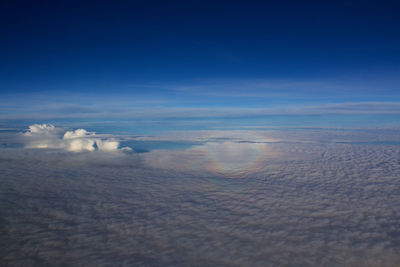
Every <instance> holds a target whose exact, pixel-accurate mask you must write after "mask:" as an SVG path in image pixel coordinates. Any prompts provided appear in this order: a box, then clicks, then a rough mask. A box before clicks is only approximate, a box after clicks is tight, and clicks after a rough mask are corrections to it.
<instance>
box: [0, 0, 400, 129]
mask: <svg viewBox="0 0 400 267" xmlns="http://www.w3.org/2000/svg"><path fill="white" fill-rule="evenodd" d="M0 9H1V11H0V12H1V19H0V20H1V21H0V22H1V24H2V25H4V26H5V27H2V28H1V30H0V31H1V32H0V34H1V39H2V41H1V42H0V59H1V64H0V95H1V100H0V101H1V102H0V103H1V107H0V114H1V116H0V121H1V123H2V125H3V126H4V125H7V124H18V125H30V124H33V123H36V122H40V123H48V122H50V123H56V124H57V123H58V124H60V123H61V124H65V123H68V124H72V125H75V124H76V125H78V124H79V123H81V122H84V123H86V124H91V125H94V124H95V123H96V121H104V122H105V121H107V122H109V123H110V124H112V123H114V124H120V125H122V124H123V123H131V125H134V124H135V123H139V121H145V122H143V123H144V124H146V125H151V126H143V125H142V127H141V126H137V127H134V128H132V129H128V128H124V129H125V130H127V131H141V130H142V129H144V128H146V127H148V129H147V130H144V131H145V132H153V131H156V130H169V126H168V125H174V126H173V127H172V128H174V129H176V128H179V127H181V126H180V125H181V124H182V120H184V121H185V123H184V124H185V125H184V126H182V129H189V128H191V127H197V128H199V129H202V128H205V127H208V126H209V125H211V124H212V123H211V124H209V123H208V122H210V121H213V122H214V124H216V125H219V126H225V127H239V126H240V127H245V126H249V127H250V126H251V127H254V126H259V125H263V126H265V125H268V126H285V127H298V126H307V127H310V126H318V127H348V126H349V125H356V126H357V127H394V126H398V125H399V123H400V120H399V114H400V88H399V86H400V78H399V77H400V75H399V74H400V68H399V67H400V53H399V52H400V34H399V32H398V28H399V27H400V18H399V16H398V15H397V14H398V12H399V11H400V10H399V9H400V4H399V3H397V1H334V2H333V1H332V2H327V1H302V2H299V1H279V2H270V1H246V2H245V1H211V2H207V1H168V2H165V1H119V2H118V3H117V4H113V5H111V4H110V3H109V2H107V1H104V2H103V1H96V3H93V2H90V1H57V2H54V1H40V2H30V1H27V2H24V1H18V2H15V1H3V2H2V3H1V8H0ZM347 115H348V116H347ZM279 116H280V117H279ZM321 116H324V117H323V118H322V119H321ZM243 120H244V121H245V122H243ZM154 121H157V123H152V122H154ZM166 121H168V123H167V125H162V124H163V122H166ZM328 121H330V122H328ZM143 123H142V124H143ZM214 126H215V125H213V126H212V127H214ZM179 129H180V128H179Z"/></svg>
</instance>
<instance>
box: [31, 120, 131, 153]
mask: <svg viewBox="0 0 400 267" xmlns="http://www.w3.org/2000/svg"><path fill="white" fill-rule="evenodd" d="M24 139H25V146H26V147H28V148H58V149H65V150H67V151H72V152H83V151H95V150H99V151H106V152H112V151H118V150H125V151H126V150H131V148H129V147H124V148H121V149H119V141H118V140H117V139H115V138H106V139H105V138H101V137H100V136H99V135H97V134H96V133H95V132H88V131H86V130H85V129H77V130H74V131H66V132H64V131H63V129H60V128H56V127H55V126H54V125H52V124H34V125H30V126H29V129H28V131H27V132H26V133H24Z"/></svg>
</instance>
